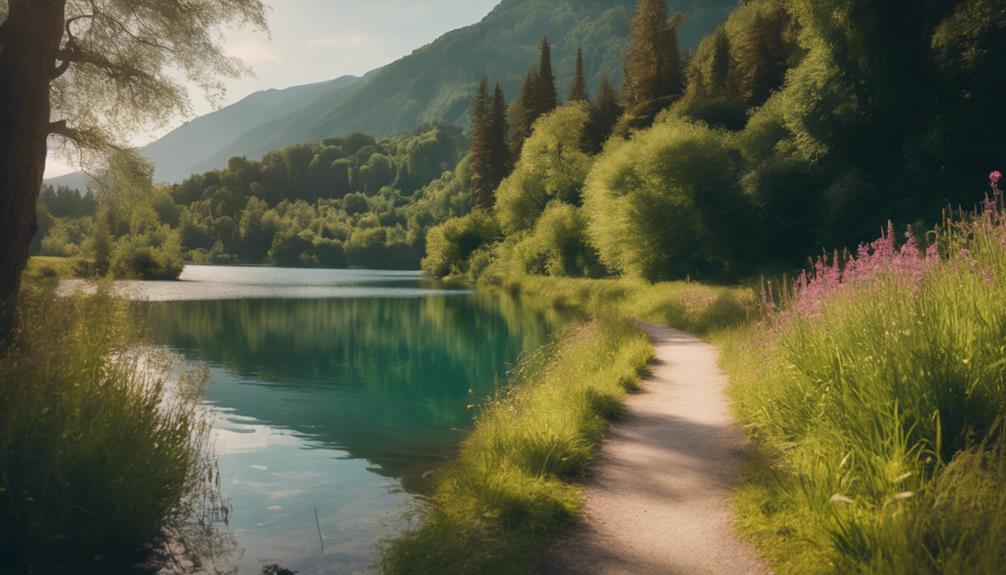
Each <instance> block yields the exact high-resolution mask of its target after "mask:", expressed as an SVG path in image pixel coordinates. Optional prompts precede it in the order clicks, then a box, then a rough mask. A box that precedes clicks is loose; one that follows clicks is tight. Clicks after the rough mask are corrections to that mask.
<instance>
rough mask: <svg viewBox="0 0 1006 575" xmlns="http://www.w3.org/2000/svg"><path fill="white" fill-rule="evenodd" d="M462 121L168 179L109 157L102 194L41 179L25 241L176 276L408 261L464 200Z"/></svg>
mask: <svg viewBox="0 0 1006 575" xmlns="http://www.w3.org/2000/svg"><path fill="white" fill-rule="evenodd" d="M465 147H466V144H465V139H464V137H463V135H462V134H461V131H460V130H459V129H458V128H454V127H452V126H446V125H431V126H427V127H424V128H421V129H419V130H417V131H416V132H414V133H413V134H410V135H407V136H400V137H396V138H391V139H385V140H381V141H378V140H376V139H374V138H373V137H372V136H368V135H365V134H359V133H357V134H351V135H350V136H348V137H346V138H331V139H327V140H325V141H323V142H321V143H319V144H298V145H294V146H288V147H286V148H283V149H281V150H278V151H275V152H270V153H268V154H266V156H265V157H264V158H263V159H262V160H261V161H257V162H254V161H249V160H246V159H244V158H233V159H232V160H231V161H230V162H229V164H228V167H227V168H224V169H221V170H214V171H210V172H207V173H205V174H201V175H197V176H193V177H191V178H188V179H186V180H185V181H184V182H182V183H180V184H175V185H173V186H167V187H165V186H154V185H153V182H152V177H151V176H152V168H149V167H148V168H147V169H140V170H138V171H136V170H132V171H131V170H124V169H122V167H116V166H113V168H112V169H110V170H109V171H108V172H107V173H105V174H102V175H101V176H100V177H99V178H98V183H99V187H100V188H101V201H100V202H98V201H96V200H95V199H94V197H93V196H91V195H90V194H88V195H84V196H81V194H80V193H79V192H77V191H75V190H69V189H66V188H57V189H53V188H47V189H45V190H43V193H42V196H41V198H40V201H39V209H38V211H39V222H40V226H39V228H40V229H39V240H37V241H36V243H35V244H33V246H32V249H33V253H35V254H39V255H45V256H60V257H73V258H78V262H79V263H78V265H79V268H80V269H79V271H80V272H81V273H87V274H95V273H97V274H104V273H112V274H114V275H116V276H119V277H143V278H172V277H176V276H177V275H178V273H180V271H181V266H182V264H183V262H184V261H189V262H198V263H218V264H228V263H230V264H236V263H241V264H271V265H280V266H297V267H302V266H308V267H310V266H324V267H343V266H347V265H352V266H365V267H376V268H403V269H416V268H417V267H418V266H419V261H420V259H421V257H422V254H423V253H424V251H425V238H426V230H427V228H429V227H430V226H432V225H435V224H437V223H439V222H442V221H444V220H445V219H447V218H449V217H451V216H456V215H460V214H462V213H464V212H465V211H467V210H468V209H469V206H468V203H469V197H470V194H469V192H468V190H467V168H466V166H465V164H464V163H461V164H460V165H459V162H460V160H461V157H462V155H463V153H464V149H465Z"/></svg>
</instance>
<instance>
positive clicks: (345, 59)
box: [46, 0, 499, 177]
mask: <svg viewBox="0 0 1006 575" xmlns="http://www.w3.org/2000/svg"><path fill="white" fill-rule="evenodd" d="M265 2H266V3H267V4H268V5H269V6H270V7H271V12H270V15H269V23H270V29H271V39H270V38H269V37H267V36H266V35H265V34H258V33H251V32H248V31H245V30H228V31H226V32H225V35H226V46H227V50H228V51H229V52H230V53H231V54H233V55H235V56H238V57H240V58H242V59H243V60H245V61H246V62H247V63H248V65H250V66H251V67H252V68H253V69H254V70H255V77H253V78H241V79H237V80H232V81H229V82H228V92H227V96H226V98H225V99H224V101H223V104H224V105H226V104H230V103H233V102H236V101H237V100H240V99H241V98H244V97H245V96H247V95H248V94H251V93H252V92H255V91H257V90H264V89H268V88H286V87H289V86H295V85H299V84H308V83H311V82H319V81H322V80H330V79H332V78H336V77H338V76H343V75H346V74H353V75H360V74H363V73H365V72H367V71H369V70H373V69H374V68H377V67H379V66H383V65H385V64H388V63H390V62H393V61H395V60H397V59H398V58H400V57H402V56H405V55H406V54H409V53H410V52H412V51H413V50H415V49H416V48H419V47H420V46H423V45H425V44H428V43H430V42H432V41H433V40H435V39H436V38H437V37H439V36H440V35H442V34H443V33H445V32H448V31H450V30H454V29H456V28H460V27H462V26H467V25H469V24H474V23H475V22H478V21H479V20H481V19H482V17H484V16H485V15H486V14H488V13H489V11H490V10H491V9H492V8H493V6H495V5H496V4H498V3H499V0H265ZM192 104H193V112H194V113H193V115H194V116H198V115H202V114H205V113H207V112H210V111H211V110H212V107H211V106H210V105H209V104H208V103H207V102H206V101H205V100H204V99H203V98H202V97H201V96H200V95H199V94H198V93H194V94H193V98H192ZM188 119H189V118H178V121H177V122H176V123H175V124H173V125H171V126H167V127H165V128H164V129H161V130H158V131H157V132H156V133H152V134H149V135H147V136H146V137H145V140H150V139H154V138H156V137H159V136H161V135H163V134H164V133H167V132H168V131H170V130H171V129H172V128H174V127H175V125H178V124H181V123H182V122H184V121H185V120H188ZM144 143H146V142H145V141H142V142H133V144H137V145H138V144H144ZM72 170H73V168H72V167H70V166H66V165H64V164H63V163H62V162H59V161H58V160H55V159H51V160H50V161H49V162H47V163H46V177H53V176H57V175H60V174H62V173H66V172H69V171H72Z"/></svg>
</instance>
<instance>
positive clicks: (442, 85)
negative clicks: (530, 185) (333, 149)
mask: <svg viewBox="0 0 1006 575" xmlns="http://www.w3.org/2000/svg"><path fill="white" fill-rule="evenodd" d="M670 5H671V6H672V10H680V11H682V12H683V13H684V14H685V15H686V21H685V24H684V25H683V27H682V29H681V34H680V39H681V45H682V47H683V48H685V49H689V50H691V49H694V48H695V47H696V46H698V43H699V41H700V40H701V39H702V38H703V37H704V36H705V35H706V34H708V33H709V32H711V31H712V30H713V29H715V28H716V26H718V25H719V24H720V23H721V22H722V21H723V20H724V19H725V18H726V16H727V14H729V13H730V11H731V10H732V9H733V8H735V7H736V6H737V0H705V1H701V0H687V1H685V0H674V1H672V2H671V3H670ZM634 6H635V2H634V1H632V0H588V1H584V0H560V1H555V0H505V1H504V2H502V3H500V5H499V6H497V7H496V8H495V9H494V10H493V11H492V12H491V13H490V14H489V15H487V16H486V17H485V18H484V19H483V20H482V21H481V22H479V23H477V24H474V25H472V26H468V27H466V28H462V29H460V30H455V31H453V32H450V33H448V34H445V35H444V36H442V37H440V38H439V39H437V40H435V41H434V42H432V43H430V44H429V45H427V46H424V47H422V48H419V49H417V50H416V51H415V52H413V53H412V54H410V55H408V56H406V57H404V58H402V59H400V60H398V61H396V62H394V63H392V64H389V65H388V66H385V67H384V68H381V69H379V70H376V71H374V72H371V73H370V74H368V75H367V76H365V77H364V81H363V82H361V83H359V84H355V85H353V86H352V88H349V89H342V90H332V91H330V92H328V93H323V94H320V95H319V96H318V97H317V98H316V99H315V100H313V101H312V102H310V103H306V102H305V103H304V105H302V106H291V107H290V111H289V113H287V114H284V115H275V116H270V117H269V118H268V121H265V122H263V121H261V119H260V118H258V117H254V118H248V125H247V127H246V130H245V131H244V132H242V133H240V134H239V135H233V136H231V137H230V138H229V139H228V141H227V142H224V143H221V144H220V146H218V147H217V148H216V149H215V150H214V151H213V152H206V153H202V154H201V157H199V158H198V159H197V161H193V162H191V163H188V164H187V166H186V167H185V168H184V169H178V170H172V173H171V174H170V175H171V177H170V178H160V179H161V180H162V181H169V182H175V181H180V180H181V179H183V178H184V177H185V176H187V175H189V174H193V173H199V172H204V171H207V170H211V169H217V168H221V167H224V166H226V165H227V161H228V160H229V159H230V158H232V157H234V156H245V157H247V158H248V159H252V160H256V159H260V158H261V157H262V156H264V155H265V154H266V153H267V152H268V151H270V150H274V149H278V148H281V147H283V146H286V145H289V144H294V143H306V142H318V141H321V140H323V139H325V138H330V137H337V136H346V135H349V134H351V133H353V132H357V131H359V132H366V133H369V134H374V135H376V136H379V137H386V136H393V135H397V134H403V133H407V132H410V131H412V130H414V129H416V128H417V127H419V126H421V125H423V124H426V123H429V122H440V121H446V122H450V123H455V124H459V125H461V124H464V123H465V122H466V121H467V118H466V117H467V113H468V108H469V107H470V104H471V97H472V94H473V93H474V92H475V86H476V84H477V82H478V80H479V79H480V78H481V77H482V75H483V74H485V75H488V76H489V77H490V78H493V79H494V80H499V81H500V82H501V83H502V86H503V89H504V92H505V93H506V95H507V97H508V99H512V98H513V97H514V96H515V95H516V93H517V90H518V88H519V86H520V82H521V79H522V78H523V76H524V73H525V72H526V71H527V69H528V67H529V66H530V65H531V64H532V63H534V62H535V61H536V60H537V57H538V56H537V53H538V52H537V45H538V42H539V41H540V40H541V38H542V37H543V36H545V35H548V36H549V39H550V41H551V42H552V44H553V46H554V51H553V58H554V59H555V69H556V74H557V80H558V81H559V83H560V86H561V90H560V91H561V92H563V93H564V92H565V91H566V89H567V86H568V84H569V82H570V81H571V80H572V77H573V70H574V66H575V56H576V48H577V46H580V45H582V46H583V49H584V55H585V60H586V66H587V71H588V74H589V77H590V82H591V86H596V85H597V82H598V81H599V79H600V77H601V75H602V74H604V73H610V74H611V75H612V78H613V79H614V80H615V81H616V82H617V81H620V79H621V71H622V53H623V50H624V41H625V35H626V32H627V30H628V25H629V18H630V17H631V15H632V10H633V8H634ZM563 95H565V94H563ZM227 110H228V109H225V110H222V111H221V112H219V114H224V113H226V112H227ZM200 120H201V119H200ZM200 120H195V121H193V122H192V123H191V124H195V123H197V122H199V121H200ZM160 144H161V142H158V143H155V144H153V145H152V146H150V148H158V147H160ZM152 159H154V160H155V161H157V162H158V163H159V164H162V163H164V162H165V161H166V160H165V159H162V158H161V157H153V158H152ZM162 173H163V174H167V172H166V171H164V170H163V169H162V168H161V167H160V166H159V168H158V176H161V175H162Z"/></svg>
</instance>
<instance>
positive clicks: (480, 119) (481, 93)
mask: <svg viewBox="0 0 1006 575" xmlns="http://www.w3.org/2000/svg"><path fill="white" fill-rule="evenodd" d="M490 105H491V104H490V101H489V81H488V80H487V79H486V78H482V81H481V82H480V83H479V90H478V92H477V93H476V94H475V103H474V104H473V105H472V150H471V166H472V179H471V191H472V206H473V207H484V206H486V205H490V204H491V199H490V198H491V197H492V192H493V189H494V188H493V179H494V176H493V167H492V147H491V143H490V141H491V136H490V133H489V130H490V122H489V112H490Z"/></svg>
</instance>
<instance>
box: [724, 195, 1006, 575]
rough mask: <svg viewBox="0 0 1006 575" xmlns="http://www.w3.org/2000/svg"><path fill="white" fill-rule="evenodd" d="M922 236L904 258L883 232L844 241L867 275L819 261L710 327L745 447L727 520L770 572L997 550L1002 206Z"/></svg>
mask: <svg viewBox="0 0 1006 575" xmlns="http://www.w3.org/2000/svg"><path fill="white" fill-rule="evenodd" d="M932 237H933V238H935V240H936V242H935V243H934V244H933V247H931V248H930V250H929V254H928V255H927V256H921V255H919V254H920V251H919V249H918V246H917V245H916V244H915V241H914V239H910V240H909V241H908V243H907V244H906V246H905V247H902V248H900V250H899V249H898V248H895V247H893V243H892V242H893V239H892V238H891V236H890V234H889V235H888V236H887V237H886V238H884V239H883V241H880V242H877V243H876V244H875V247H874V248H870V249H867V250H865V251H861V257H860V259H861V260H864V261H868V262H872V263H869V264H868V265H859V266H858V268H859V270H864V269H868V270H869V271H868V273H862V272H861V271H857V270H856V267H857V266H852V268H853V269H852V270H851V271H850V269H849V268H850V266H848V265H847V266H845V268H846V269H845V270H842V269H840V267H839V266H838V265H837V264H831V265H830V266H828V265H821V264H819V266H818V272H819V273H818V274H816V276H815V278H816V280H811V281H810V282H809V283H808V282H806V281H804V282H803V291H804V294H803V295H802V296H801V294H800V291H801V290H800V288H799V287H798V289H797V294H796V300H795V301H792V302H789V303H788V305H786V306H785V307H784V309H783V310H781V311H780V312H778V313H775V314H772V315H771V316H769V317H768V318H767V319H766V321H763V322H761V323H758V324H752V325H749V326H747V327H745V328H743V329H740V330H738V331H736V332H734V333H732V334H728V335H727V336H725V337H724V338H722V340H721V341H720V343H721V345H722V347H723V348H724V350H725V355H724V367H725V368H726V369H727V371H728V372H729V374H730V376H731V388H730V393H731V396H732V399H733V403H734V407H735V410H736V412H737V413H738V415H739V417H740V419H741V420H742V421H743V422H744V423H746V424H747V425H748V427H749V429H750V430H751V433H752V436H753V437H754V438H755V440H756V442H757V445H758V449H757V452H756V454H755V455H754V457H752V459H751V461H750V464H749V466H748V469H747V471H746V476H745V477H746V478H745V481H744V482H743V485H742V487H741V489H740V491H739V494H738V497H737V510H738V515H739V524H740V526H741V528H742V530H743V531H744V532H745V533H746V534H747V535H748V536H750V537H751V538H752V539H753V540H754V541H755V543H756V544H757V545H758V547H759V549H760V550H761V551H762V552H763V553H764V554H765V555H766V557H767V558H768V559H769V560H770V562H771V563H772V565H773V566H774V567H775V569H776V571H777V572H778V573H784V574H785V573H794V574H795V573H800V574H804V573H893V574H899V573H904V574H915V573H946V574H951V573H978V574H982V573H1001V572H1002V566H1003V565H1004V564H1006V543H1004V542H1006V459H1004V449H1006V437H1004V434H1003V417H1004V415H1006V298H1004V297H1003V296H1004V295H1006V226H1004V218H1003V216H1002V211H1001V210H1000V209H998V208H996V209H994V210H990V209H989V208H988V207H987V208H986V212H985V213H984V214H980V215H978V216H975V217H972V218H966V219H961V218H957V219H956V220H947V221H946V222H945V224H944V226H943V227H942V229H941V230H939V231H938V232H937V233H936V234H933V235H932ZM877 254H880V255H879V256H878V255H877ZM843 276H844V278H843ZM850 278H852V279H854V281H851V280H850ZM801 298H802V301H801Z"/></svg>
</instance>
